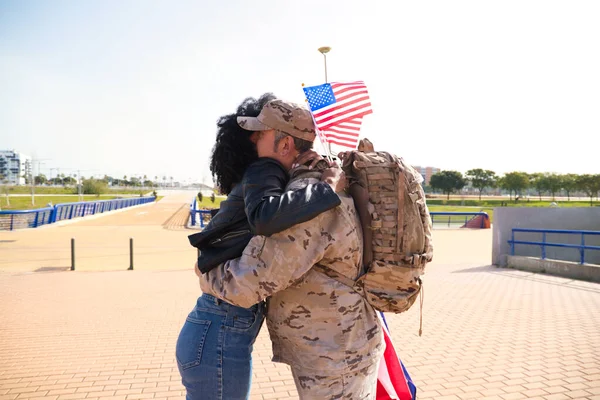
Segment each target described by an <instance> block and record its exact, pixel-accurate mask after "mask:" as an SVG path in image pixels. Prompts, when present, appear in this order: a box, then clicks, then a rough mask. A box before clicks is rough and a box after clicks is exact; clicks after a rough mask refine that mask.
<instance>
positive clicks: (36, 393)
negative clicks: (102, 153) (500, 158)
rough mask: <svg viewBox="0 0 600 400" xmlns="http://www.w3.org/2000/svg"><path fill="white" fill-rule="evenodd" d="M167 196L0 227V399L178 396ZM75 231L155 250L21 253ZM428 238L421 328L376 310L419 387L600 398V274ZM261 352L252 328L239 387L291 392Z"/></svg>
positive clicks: (445, 392) (183, 296)
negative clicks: (129, 263) (580, 277)
mask: <svg viewBox="0 0 600 400" xmlns="http://www.w3.org/2000/svg"><path fill="white" fill-rule="evenodd" d="M186 201H187V200H186ZM161 203H162V202H161ZM168 203H169V202H166V203H162V205H161V207H157V208H156V213H154V212H153V210H152V209H150V208H148V209H147V210H149V212H148V214H150V215H147V214H139V212H140V211H141V210H142V209H143V208H138V209H134V210H128V211H125V212H123V213H121V214H120V216H118V217H117V214H115V215H113V216H105V217H102V218H97V219H94V220H86V221H81V222H78V223H74V224H71V225H66V226H62V227H52V228H45V230H44V231H42V230H31V231H21V232H8V233H0V303H1V304H2V306H1V307H0V322H1V323H0V400H1V399H29V398H36V397H44V398H49V399H101V398H105V399H150V398H153V399H183V398H184V391H183V387H182V386H181V384H180V382H179V379H180V378H179V373H178V371H177V367H176V364H175V359H174V352H175V341H176V338H177V335H178V333H179V329H180V328H181V326H182V324H183V321H184V320H185V317H186V315H187V313H188V312H189V311H190V309H191V308H192V307H193V305H194V302H195V300H196V298H197V296H198V295H199V288H198V285H197V282H196V280H195V275H194V273H193V271H192V268H191V267H192V264H193V259H194V250H193V249H192V250H190V249H189V245H188V244H187V239H186V236H187V235H188V234H189V233H190V231H189V230H187V231H186V230H178V229H165V228H169V226H168V225H169V224H166V225H167V226H165V227H163V224H165V222H167V221H169V220H170V219H171V216H173V215H175V214H176V213H177V211H178V210H179V209H180V207H181V204H182V203H180V202H179V203H178V201H175V199H172V201H171V204H170V205H168ZM159 204H160V203H159ZM148 207H153V206H148ZM169 207H170V208H169ZM162 208H165V209H168V210H166V211H165V210H163V211H162V214H161V211H159V209H162ZM169 213H170V214H169ZM167 214H169V215H167ZM144 215H146V216H145V217H144ZM136 219H137V220H138V221H137V223H133V222H132V221H135V220H136ZM150 220H152V221H153V222H151V221H150ZM172 220H173V219H171V221H172ZM170 228H173V227H172V226H171V227H170ZM41 232H43V235H42V234H41ZM73 233H76V234H77V235H79V236H78V237H81V238H82V239H81V240H82V241H84V238H87V239H85V240H90V241H91V240H92V238H94V240H98V241H100V242H102V241H106V242H108V243H112V242H113V241H115V240H120V239H122V238H123V239H124V238H127V237H129V235H132V234H133V233H135V234H136V237H139V238H140V241H144V240H145V241H146V245H147V246H155V248H154V250H155V251H156V253H152V254H148V258H143V257H140V261H139V262H140V267H139V268H136V270H134V271H125V270H123V268H121V270H118V271H115V270H114V269H116V268H115V265H114V263H115V262H116V261H117V260H120V259H119V258H118V257H117V256H115V255H110V256H109V257H106V258H105V260H104V261H105V265H103V264H102V262H101V261H102V260H100V261H99V262H96V260H95V259H96V258H98V256H100V255H101V254H100V253H94V252H90V257H91V258H90V260H94V262H88V263H83V261H82V269H81V270H79V269H78V270H77V271H74V272H72V271H61V270H60V269H57V268H56V266H57V263H58V261H56V259H58V258H57V257H55V255H53V256H52V257H48V256H47V257H46V259H52V260H54V261H45V265H47V266H50V267H52V266H54V267H53V268H47V269H43V268H41V267H40V266H41V265H44V264H40V263H41V261H40V259H41V257H38V256H32V255H31V253H34V254H37V253H40V252H42V253H43V252H44V251H48V249H51V248H52V246H53V245H55V244H56V243H59V242H60V243H62V239H63V238H68V237H70V235H71V234H73ZM63 236H64V237H63ZM146 237H147V238H146ZM43 238H46V239H45V241H44V239H43ZM144 238H145V239H144ZM434 238H435V245H436V253H435V261H434V263H432V264H431V265H430V266H429V267H428V271H427V274H426V280H425V284H426V286H425V303H424V309H423V336H421V337H419V336H418V327H419V326H418V323H419V309H418V305H415V306H414V307H413V308H412V309H411V310H409V311H408V312H406V313H404V314H400V315H386V317H387V320H388V323H389V325H390V330H391V333H392V338H393V341H394V343H395V346H396V350H397V351H398V353H399V354H400V356H401V358H402V360H403V361H404V363H405V365H406V366H407V368H408V370H409V372H410V373H411V375H412V378H413V380H414V381H415V383H416V384H417V385H418V387H419V399H442V400H446V399H448V400H449V399H455V400H457V399H461V400H462V399H489V400H491V399H497V400H510V399H546V400H553V399H556V400H560V399H600V312H599V311H600V285H598V284H593V283H587V282H581V281H573V280H568V279H563V278H556V277H549V276H544V275H539V274H531V273H527V272H521V271H514V270H510V269H498V268H494V267H491V266H489V265H488V264H489V261H490V258H491V231H490V230H485V231H453V230H439V231H437V230H436V231H435V233H434ZM11 240H16V241H15V242H11ZM161 240H162V241H165V243H164V247H165V249H164V251H163V252H161V250H163V249H162V248H161V247H160V242H161ZM182 241H183V244H182V243H179V242H182ZM28 249H34V250H31V251H29V250H28ZM94 251H98V249H96V250H94ZM15 253H16V254H15ZM163 253H164V254H163ZM67 257H68V252H67ZM7 260H8V261H7ZM20 260H21V261H20ZM107 260H108V262H106V261H107ZM119 262H120V261H119ZM83 265H85V266H86V268H83ZM34 271H42V272H34ZM48 271H52V272H48ZM55 271H58V272H55ZM270 357H271V349H270V342H269V338H268V334H267V331H266V329H263V330H262V331H261V333H260V335H259V338H258V340H257V344H256V347H255V351H254V380H253V384H252V394H251V398H252V399H257V400H258V399H296V398H297V396H296V390H295V387H294V383H293V380H292V377H291V374H290V372H289V369H288V368H287V366H284V365H282V364H275V363H272V362H271V361H270Z"/></svg>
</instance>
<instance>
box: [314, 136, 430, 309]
mask: <svg viewBox="0 0 600 400" xmlns="http://www.w3.org/2000/svg"><path fill="white" fill-rule="evenodd" d="M340 158H341V159H342V169H343V170H344V173H345V174H346V178H347V179H348V191H349V193H350V194H351V195H352V198H353V199H354V203H355V205H356V209H357V212H358V215H359V218H360V221H361V224H362V230H363V238H364V253H363V265H364V268H365V270H364V271H363V273H362V275H360V276H359V277H358V279H357V280H352V279H349V278H347V277H343V276H340V275H339V274H338V273H336V272H335V271H333V270H331V269H330V268H328V267H326V266H322V265H317V268H318V269H321V271H322V272H324V273H326V274H327V275H329V276H331V277H332V278H334V279H337V280H338V281H340V282H342V283H345V284H347V285H348V286H351V287H352V288H354V290H356V291H357V292H359V293H360V294H361V295H363V296H364V297H365V298H366V299H367V301H368V302H369V303H370V304H371V305H372V306H373V307H374V308H375V309H377V310H379V311H382V312H392V313H401V312H404V311H406V310H408V309H409V308H410V307H411V306H412V305H413V304H414V302H415V301H416V299H417V297H418V295H419V294H420V293H421V294H422V280H421V276H422V275H423V274H424V271H425V266H426V265H427V263H428V262H430V261H431V260H432V257H433V246H432V238H431V217H430V215H429V210H428V208H427V204H426V201H425V193H424V191H423V188H422V186H421V182H422V181H423V178H422V177H421V174H419V173H418V172H417V171H416V170H415V169H414V168H413V167H411V166H410V165H408V164H406V163H405V161H404V160H403V159H402V158H400V157H397V156H395V155H393V154H390V153H388V152H385V151H374V148H373V145H372V144H371V142H370V141H369V140H368V139H363V140H361V141H360V144H359V146H358V150H354V151H349V152H345V153H342V154H340Z"/></svg>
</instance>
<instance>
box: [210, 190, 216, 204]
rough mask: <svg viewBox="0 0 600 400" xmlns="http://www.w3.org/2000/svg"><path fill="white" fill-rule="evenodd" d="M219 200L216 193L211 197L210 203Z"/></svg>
mask: <svg viewBox="0 0 600 400" xmlns="http://www.w3.org/2000/svg"><path fill="white" fill-rule="evenodd" d="M216 200H217V197H216V196H215V194H214V192H213V193H212V194H211V195H210V201H212V202H213V203H214V202H215V201H216Z"/></svg>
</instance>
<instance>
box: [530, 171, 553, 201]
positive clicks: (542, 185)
mask: <svg viewBox="0 0 600 400" xmlns="http://www.w3.org/2000/svg"><path fill="white" fill-rule="evenodd" d="M529 186H532V187H534V188H535V191H536V192H537V194H538V197H539V199H540V201H542V194H543V193H544V192H546V191H547V190H548V182H547V180H546V176H545V175H544V174H542V173H539V172H536V173H533V174H529Z"/></svg>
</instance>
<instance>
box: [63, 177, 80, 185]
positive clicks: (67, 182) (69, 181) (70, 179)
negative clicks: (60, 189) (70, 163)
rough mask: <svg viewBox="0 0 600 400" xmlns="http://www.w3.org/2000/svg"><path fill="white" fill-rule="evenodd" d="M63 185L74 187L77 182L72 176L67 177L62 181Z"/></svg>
mask: <svg viewBox="0 0 600 400" xmlns="http://www.w3.org/2000/svg"><path fill="white" fill-rule="evenodd" d="M62 182H63V185H65V186H67V185H74V184H76V183H77V180H76V179H75V178H73V177H72V176H65V177H64V178H63V180H62Z"/></svg>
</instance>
